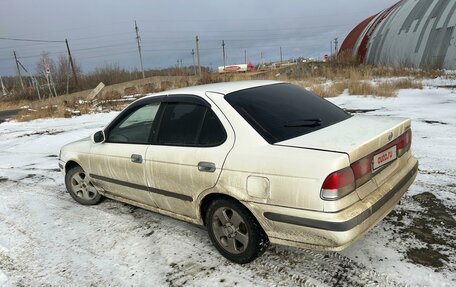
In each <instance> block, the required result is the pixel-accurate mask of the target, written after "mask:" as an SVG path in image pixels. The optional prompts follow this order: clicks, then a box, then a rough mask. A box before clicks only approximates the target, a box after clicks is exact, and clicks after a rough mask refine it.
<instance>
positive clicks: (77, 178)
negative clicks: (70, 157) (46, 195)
mask: <svg viewBox="0 0 456 287" xmlns="http://www.w3.org/2000/svg"><path fill="white" fill-rule="evenodd" d="M65 185H66V188H67V190H68V192H69V193H70V195H71V197H72V198H73V199H74V200H76V201H77V202H79V203H80V204H82V205H94V204H97V203H99V202H100V201H101V199H102V196H101V194H100V193H99V192H98V191H97V190H96V188H95V186H94V185H93V183H92V182H91V180H90V177H89V175H88V174H87V173H86V172H85V171H84V170H83V169H82V168H81V167H80V166H75V167H73V168H71V169H70V170H69V171H68V172H67V173H66V175H65Z"/></svg>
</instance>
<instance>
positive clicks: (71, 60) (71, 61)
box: [65, 39, 79, 94]
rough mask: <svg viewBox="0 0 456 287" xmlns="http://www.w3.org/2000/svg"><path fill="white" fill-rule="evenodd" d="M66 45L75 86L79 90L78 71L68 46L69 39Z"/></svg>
mask: <svg viewBox="0 0 456 287" xmlns="http://www.w3.org/2000/svg"><path fill="white" fill-rule="evenodd" d="M65 44H66V47H67V51H68V59H69V60H70V65H71V70H72V71H73V77H74V84H75V85H76V89H79V82H78V76H77V75H76V69H75V67H74V62H73V57H71V51H70V46H69V45H68V40H67V39H65ZM67 94H68V92H67Z"/></svg>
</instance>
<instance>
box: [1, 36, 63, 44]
mask: <svg viewBox="0 0 456 287" xmlns="http://www.w3.org/2000/svg"><path fill="white" fill-rule="evenodd" d="M0 40H8V41H22V42H37V43H65V41H53V40H36V39H19V38H5V37H0Z"/></svg>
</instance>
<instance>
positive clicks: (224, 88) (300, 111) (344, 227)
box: [59, 81, 418, 263]
mask: <svg viewBox="0 0 456 287" xmlns="http://www.w3.org/2000/svg"><path fill="white" fill-rule="evenodd" d="M410 146H411V122H410V120H409V119H403V118H393V117H378V116H352V115H350V114H348V113H347V112H345V111H344V110H342V109H340V108H338V107H337V106H335V105H333V104H331V103H330V102H328V101H326V100H324V99H322V98H320V97H318V96H316V95H314V94H312V93H310V92H309V91H307V90H305V89H302V88H299V87H297V86H294V85H291V84H288V83H283V82H276V81H243V82H230V83H220V84H211V85H204V86H196V87H189V88H184V89H178V90H173V91H166V92H161V93H158V94H153V95H149V96H146V97H144V98H141V99H139V100H137V101H135V102H134V103H132V104H131V105H130V106H128V107H127V108H126V109H125V110H124V111H122V112H121V113H120V114H119V115H118V116H117V117H116V118H115V119H114V120H113V121H112V122H111V123H110V124H108V125H107V126H106V127H105V128H104V129H103V130H101V131H98V132H96V133H95V134H94V135H93V136H92V137H90V138H86V139H82V140H80V141H77V142H74V143H71V144H68V145H66V146H64V147H63V148H62V150H61V153H60V161H59V166H60V168H61V169H62V171H63V173H64V174H65V183H66V187H67V189H68V192H69V193H70V195H71V196H72V197H73V198H74V199H75V200H76V201H77V202H79V203H81V204H84V205H91V204H97V203H99V202H100V200H101V199H102V198H103V197H108V198H112V199H115V200H119V201H122V202H126V203H129V204H132V205H135V206H139V207H142V208H145V209H148V210H151V211H154V212H158V213H161V214H164V215H168V216H171V217H174V218H178V219H181V220H184V221H188V222H192V223H195V224H200V225H205V226H206V228H207V230H208V233H209V237H210V238H211V240H212V242H213V244H214V245H215V247H216V248H217V249H218V251H219V252H220V253H221V254H222V255H223V256H225V257H226V258H228V259H229V260H231V261H234V262H237V263H246V262H250V261H252V260H253V259H255V258H256V257H257V256H259V255H261V254H262V253H263V252H264V251H265V249H266V248H267V246H268V245H269V242H272V243H276V244H283V245H289V246H296V247H303V248H313V249H321V250H341V249H343V248H344V247H346V246H348V245H350V244H351V243H353V242H354V241H355V240H357V239H358V238H359V237H360V236H361V235H362V234H364V233H365V232H367V231H368V230H369V229H370V228H372V227H373V226H374V225H375V224H376V223H377V222H378V221H380V220H381V219H382V218H383V217H385V216H386V215H387V214H388V213H389V212H390V211H391V210H392V209H393V208H394V207H395V205H396V204H397V203H398V201H399V200H400V199H401V197H402V195H403V194H404V193H405V192H406V190H407V189H408V187H409V186H410V185H411V184H412V182H413V180H414V179H415V176H416V174H417V169H418V162H417V160H416V159H415V157H413V155H412V154H411V151H410Z"/></svg>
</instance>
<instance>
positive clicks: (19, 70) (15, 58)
mask: <svg viewBox="0 0 456 287" xmlns="http://www.w3.org/2000/svg"><path fill="white" fill-rule="evenodd" d="M13 54H14V60H15V61H16V68H17V75H18V76H19V82H20V83H21V87H22V90H25V87H24V82H22V75H21V69H20V68H19V62H18V61H17V56H16V51H13Z"/></svg>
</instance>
